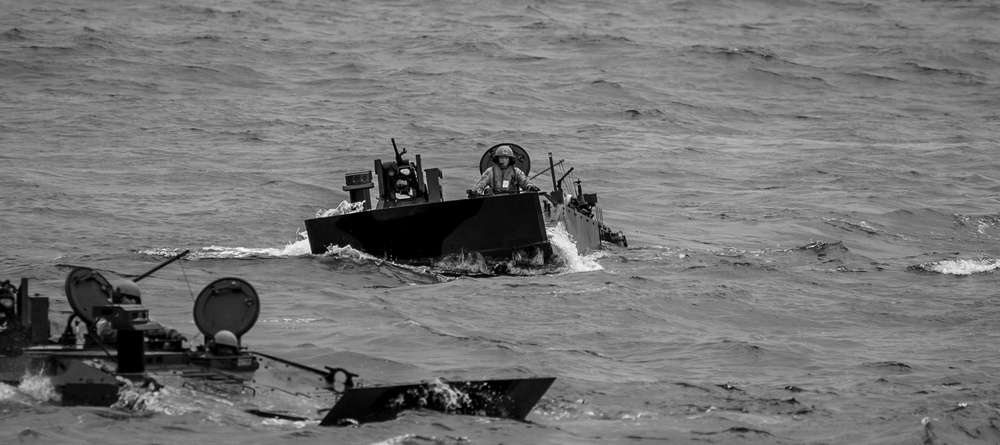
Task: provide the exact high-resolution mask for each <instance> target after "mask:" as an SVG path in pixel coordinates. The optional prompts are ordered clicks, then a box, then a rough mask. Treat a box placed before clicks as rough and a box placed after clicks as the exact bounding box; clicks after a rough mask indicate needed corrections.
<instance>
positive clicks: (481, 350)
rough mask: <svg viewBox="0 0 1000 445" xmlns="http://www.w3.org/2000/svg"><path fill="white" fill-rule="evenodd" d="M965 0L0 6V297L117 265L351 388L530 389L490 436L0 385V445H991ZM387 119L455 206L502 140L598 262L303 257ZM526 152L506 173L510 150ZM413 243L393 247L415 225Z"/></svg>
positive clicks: (988, 46)
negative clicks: (470, 383) (227, 281)
mask: <svg viewBox="0 0 1000 445" xmlns="http://www.w3.org/2000/svg"><path fill="white" fill-rule="evenodd" d="M998 23H1000V4H997V3H996V2H994V1H989V0H970V1H944V0H940V1H916V0H885V1H875V2H863V1H854V0H782V1H763V0H761V1H737V0H708V1H677V0H666V1H664V0H615V1H610V0H588V1H578V0H577V1H569V0H530V1H523V0H501V1H495V2H472V1H431V2H421V1H414V0H395V1H367V0H365V1H362V0H337V1H292V0H270V1H241V0H208V1H199V2H190V1H181V2H151V1H135V2H124V1H101V0H87V1H55V0H37V1H30V2H29V1H12V0H0V229H2V234H3V236H2V238H0V280H4V279H10V280H12V281H16V280H18V279H20V278H21V277H26V278H29V279H30V285H31V292H32V293H38V294H41V295H44V296H48V297H50V298H51V299H52V313H53V319H54V321H59V320H60V319H62V317H66V316H67V313H68V311H70V308H69V306H68V304H67V303H66V300H65V296H64V292H63V283H64V280H65V277H66V274H67V273H68V272H69V271H70V270H71V268H72V267H74V266H87V267H92V268H98V269H102V270H108V271H113V272H115V273H118V274H125V275H128V274H133V275H134V274H139V273H142V272H145V271H146V270H148V269H150V268H151V267H153V266H155V265H156V264H158V263H160V262H161V261H163V260H164V259H166V258H167V257H169V256H171V255H173V254H176V253H178V252H180V251H182V250H185V249H190V250H191V251H192V254H191V255H190V256H189V257H188V260H186V261H182V262H180V263H179V264H174V265H171V266H169V267H166V268H164V269H162V270H161V271H159V272H157V273H156V274H155V275H154V276H153V277H150V278H148V279H146V280H143V281H142V283H141V288H142V291H143V298H144V303H145V305H146V306H147V307H148V308H150V311H151V315H152V317H153V318H154V319H156V320H158V321H160V322H161V323H163V324H167V325H170V326H171V327H174V328H176V329H178V330H180V331H182V332H183V333H185V334H187V335H188V336H189V337H192V339H193V340H194V341H195V342H198V341H200V338H199V337H198V331H197V328H196V327H195V325H194V323H193V321H192V319H191V307H192V300H193V294H195V293H197V292H198V291H199V290H200V289H201V288H202V287H204V286H205V285H207V284H209V283H210V282H212V281H214V280H215V279H218V278H222V277H227V276H235V277H241V278H244V279H246V280H248V281H249V282H251V283H252V284H253V285H254V287H255V288H256V290H257V291H258V293H259V294H260V297H261V299H262V310H261V315H260V318H259V320H258V323H257V325H256V326H255V327H254V328H253V329H252V330H251V331H250V332H249V333H248V334H246V336H245V337H244V339H243V342H244V344H245V345H248V346H250V347H252V348H254V349H256V350H260V351H265V352H271V353H276V354H279V355H283V356H286V357H288V358H294V359H297V360H301V361H304V362H307V363H310V364H314V365H317V366H323V365H329V366H339V367H344V368H347V369H350V370H352V371H354V372H357V373H359V374H361V377H362V379H363V380H364V381H365V382H366V383H409V382H415V381H421V380H427V379H434V378H451V379H479V378H516V377H532V376H554V377H557V380H556V382H555V384H554V385H553V387H552V388H551V389H550V390H549V391H548V393H547V394H546V397H545V398H543V400H542V402H541V403H540V404H539V405H538V406H537V408H536V409H535V410H534V411H533V412H532V413H531V414H530V415H529V416H528V419H527V420H528V422H526V423H521V422H515V421H507V420H497V419H488V418H479V417H468V416H446V415H442V414H437V413H429V412H410V413H407V414H405V415H403V416H402V417H401V418H400V419H397V420H394V421H390V422H385V423H378V424H370V425H364V426H361V427H359V428H327V427H320V426H318V425H317V423H316V422H288V421H265V420H263V419H260V418H257V417H254V416H251V415H249V414H246V413H245V412H244V411H243V410H242V409H241V406H240V405H239V403H237V402H234V401H232V400H227V399H225V398H217V397H209V396H206V395H204V394H199V393H196V392H194V391H186V390H183V389H175V390H173V391H167V392H165V393H164V394H163V395H162V397H161V398H160V399H158V400H156V401H155V402H154V403H151V404H150V405H149V406H147V407H146V408H145V409H141V410H134V411H126V410H115V409H108V408H83V407H61V406H58V405H57V404H55V403H53V401H52V399H51V394H50V393H49V392H48V391H47V390H46V388H45V385H44V382H39V381H38V379H32V378H29V377H30V376H26V379H25V382H22V384H21V385H19V386H11V385H0V443H40V444H41V443H45V444H47V443H86V444H91V443H102V444H126V443H127V444H136V443H143V444H163V443H220V444H237V443H241V444H242V443H289V444H300V443H301V444H306V443H324V444H327V443H337V444H499V443H504V444H639V443H717V444H729V443H762V444H763V443H768V444H770V443H780V444H958V443H998V442H1000V386H998V385H1000V354H998V353H1000V346H998V344H997V342H998V340H1000V328H998V326H997V323H998V321H1000V298H998V294H997V285H998V284H1000V275H998V274H1000V273H998V272H997V269H998V268H1000V259H998V257H1000V247H998V241H1000V211H998V210H997V205H998V203H1000V180H998V174H997V172H998V167H1000V160H998V156H997V152H998V147H1000V135H998V131H997V128H998V125H1000V26H997V24H998ZM391 138H394V139H395V140H396V142H397V143H398V144H399V145H400V146H401V147H405V148H407V150H408V152H409V153H412V154H417V153H419V154H420V155H421V157H422V160H423V164H424V166H425V167H437V168H441V169H442V170H443V172H444V177H443V185H444V195H445V198H446V199H462V198H464V196H465V193H464V191H465V190H466V189H468V188H470V187H471V186H472V184H473V183H474V182H475V180H476V179H477V177H478V169H477V166H478V161H479V157H480V156H481V154H482V153H483V151H484V150H486V149H487V148H489V147H491V146H493V145H495V144H498V143H502V142H511V143H516V144H519V145H521V146H522V147H524V148H525V149H526V150H528V151H529V153H530V154H531V155H532V158H533V159H534V160H535V162H536V165H541V164H542V163H543V162H544V161H543V160H544V159H546V156H547V154H548V153H550V152H551V153H553V156H554V157H555V159H565V160H566V163H567V164H568V165H571V166H573V167H575V171H574V173H575V175H576V176H577V177H578V178H579V179H580V180H581V181H582V186H583V188H584V190H585V191H586V192H590V193H597V194H598V195H599V199H600V203H601V205H602V207H603V215H604V221H605V223H607V224H608V225H609V226H611V227H612V228H614V229H616V230H623V231H624V233H625V234H626V235H627V237H628V240H629V247H628V248H620V247H617V246H611V245H609V246H606V249H605V250H603V251H601V252H598V253H596V254H592V255H588V256H585V257H579V256H575V255H572V254H564V255H565V256H564V260H565V262H564V263H562V264H561V265H560V266H559V267H558V268H556V270H545V271H541V272H537V273H533V272H532V271H522V272H523V273H518V274H513V275H503V276H493V277H483V276H479V275H475V274H473V275H469V276H458V277H456V276H454V275H452V274H443V273H441V271H440V270H438V269H436V268H433V267H431V268H428V267H413V266H409V265H405V264H395V263H392V262H387V261H382V260H380V259H377V258H372V257H368V256H365V255H363V254H360V253H359V252H354V251H351V250H350V249H346V250H343V251H338V252H336V253H333V254H328V255H312V254H310V253H309V248H308V241H307V240H304V237H305V234H304V233H303V232H304V224H303V220H305V219H308V218H312V217H314V216H315V215H316V213H317V212H319V211H322V210H325V209H330V208H334V207H336V206H337V205H338V204H340V203H341V202H342V201H344V200H345V199H347V195H346V193H345V192H344V191H343V190H342V189H341V187H342V186H343V177H344V174H346V173H348V172H352V171H358V170H365V169H368V168H370V166H371V164H372V160H374V159H387V158H389V157H390V156H391V155H392V146H391V143H390V139H391ZM536 171H537V169H536ZM413 236H421V235H420V234H419V233H414V234H413Z"/></svg>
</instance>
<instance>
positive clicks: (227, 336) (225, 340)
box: [215, 330, 240, 348]
mask: <svg viewBox="0 0 1000 445" xmlns="http://www.w3.org/2000/svg"><path fill="white" fill-rule="evenodd" d="M215 344H216V345H219V346H231V347H234V348H239V347H240V342H239V340H237V339H236V336H235V335H233V333H232V332H229V331H226V330H222V331H219V332H216V333H215Z"/></svg>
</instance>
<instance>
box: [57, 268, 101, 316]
mask: <svg viewBox="0 0 1000 445" xmlns="http://www.w3.org/2000/svg"><path fill="white" fill-rule="evenodd" d="M110 291H111V283H109V282H108V279H107V278H104V276H103V275H101V274H100V273H98V272H97V271H96V270H93V269H90V268H88V267H77V268H76V269H73V271H71V272H70V273H69V275H68V276H66V299H67V300H69V305H70V307H72V308H73V312H75V313H76V315H77V316H78V317H80V318H81V319H83V321H84V322H86V323H87V324H88V325H92V324H94V322H95V321H96V320H97V317H95V316H94V307H96V306H107V305H109V304H111V295H110V294H109V292H110Z"/></svg>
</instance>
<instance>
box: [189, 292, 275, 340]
mask: <svg viewBox="0 0 1000 445" xmlns="http://www.w3.org/2000/svg"><path fill="white" fill-rule="evenodd" d="M259 314H260V299H258V298H257V291H255V290H254V289H253V286H251V285H250V283H247V282H246V281H243V280H241V279H239V278H221V279H218V280H215V281H213V282H212V284H209V285H208V286H205V289H204V290H202V291H201V293H200V294H198V298H197V299H196V300H195V302H194V324H195V325H196V326H198V330H199V331H201V333H202V334H204V335H205V338H215V334H216V333H217V332H219V331H229V332H232V333H233V335H236V337H237V338H239V337H242V336H243V334H246V333H247V331H249V330H250V328H252V327H253V325H254V323H256V322H257V315H259Z"/></svg>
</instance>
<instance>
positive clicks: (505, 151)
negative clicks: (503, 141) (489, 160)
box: [493, 145, 514, 161]
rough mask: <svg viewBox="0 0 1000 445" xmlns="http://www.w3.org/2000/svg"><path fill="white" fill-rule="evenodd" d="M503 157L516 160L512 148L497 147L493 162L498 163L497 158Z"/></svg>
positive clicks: (505, 146)
mask: <svg viewBox="0 0 1000 445" xmlns="http://www.w3.org/2000/svg"><path fill="white" fill-rule="evenodd" d="M502 156H506V157H508V158H511V159H513V158H514V151H513V150H511V149H510V146H507V145H501V146H499V147H497V149H496V150H494V151H493V160H494V161H496V160H497V158H499V157H502Z"/></svg>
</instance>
